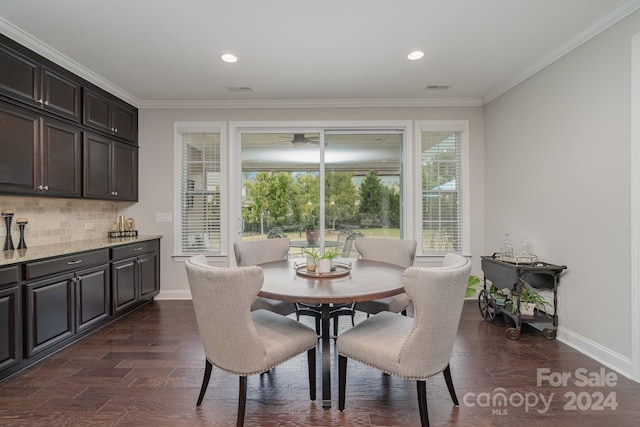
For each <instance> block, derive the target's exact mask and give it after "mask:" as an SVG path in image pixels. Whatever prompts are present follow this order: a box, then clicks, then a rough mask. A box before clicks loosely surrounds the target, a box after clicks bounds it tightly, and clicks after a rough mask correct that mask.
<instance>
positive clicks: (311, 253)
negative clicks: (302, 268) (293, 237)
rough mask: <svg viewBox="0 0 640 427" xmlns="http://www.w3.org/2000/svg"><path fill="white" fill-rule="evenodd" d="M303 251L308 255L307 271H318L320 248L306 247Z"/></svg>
mask: <svg viewBox="0 0 640 427" xmlns="http://www.w3.org/2000/svg"><path fill="white" fill-rule="evenodd" d="M302 253H303V254H305V255H306V256H307V271H316V266H317V265H318V257H319V256H320V251H319V249H317V248H304V249H302Z"/></svg>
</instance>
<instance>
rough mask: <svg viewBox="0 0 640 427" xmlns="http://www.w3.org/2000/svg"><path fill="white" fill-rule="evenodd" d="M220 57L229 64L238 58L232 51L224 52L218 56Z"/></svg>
mask: <svg viewBox="0 0 640 427" xmlns="http://www.w3.org/2000/svg"><path fill="white" fill-rule="evenodd" d="M220 59H222V60H223V61H224V62H228V63H230V64H233V63H234V62H238V58H237V57H236V56H235V55H234V54H232V53H224V54H222V55H221V56H220Z"/></svg>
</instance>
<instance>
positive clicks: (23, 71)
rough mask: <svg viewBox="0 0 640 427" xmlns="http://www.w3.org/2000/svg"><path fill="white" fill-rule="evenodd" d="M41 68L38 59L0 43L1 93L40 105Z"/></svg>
mask: <svg viewBox="0 0 640 427" xmlns="http://www.w3.org/2000/svg"><path fill="white" fill-rule="evenodd" d="M39 72H40V68H39V65H38V63H37V62H36V61H34V60H32V59H30V58H27V57H26V56H24V55H22V54H20V53H18V52H16V51H14V50H13V49H10V48H8V47H6V46H2V45H0V93H2V94H4V95H6V96H8V97H10V98H13V99H17V100H18V101H21V102H25V103H27V104H30V105H34V106H37V105H39V104H38V103H37V102H36V100H37V99H38V94H39V93H40V87H39V85H40V77H39Z"/></svg>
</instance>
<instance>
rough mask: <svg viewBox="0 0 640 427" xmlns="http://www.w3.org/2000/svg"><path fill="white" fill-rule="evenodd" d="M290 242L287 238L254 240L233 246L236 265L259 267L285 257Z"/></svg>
mask: <svg viewBox="0 0 640 427" xmlns="http://www.w3.org/2000/svg"><path fill="white" fill-rule="evenodd" d="M290 246H291V242H290V241H289V239H288V238H286V237H282V238H280V239H265V240H254V241H248V242H240V243H234V244H233V252H234V254H235V256H236V265H238V266H245V265H260V264H264V263H265V262H271V261H279V260H281V259H285V258H286V257H287V253H288V252H289V247H290Z"/></svg>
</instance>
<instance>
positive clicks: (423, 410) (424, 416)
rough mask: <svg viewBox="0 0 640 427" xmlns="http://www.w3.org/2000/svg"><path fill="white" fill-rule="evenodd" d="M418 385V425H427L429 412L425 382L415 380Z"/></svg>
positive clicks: (427, 426)
mask: <svg viewBox="0 0 640 427" xmlns="http://www.w3.org/2000/svg"><path fill="white" fill-rule="evenodd" d="M416 384H417V385H418V409H419V410H420V425H422V427H429V412H428V411H427V382H426V381H416Z"/></svg>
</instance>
